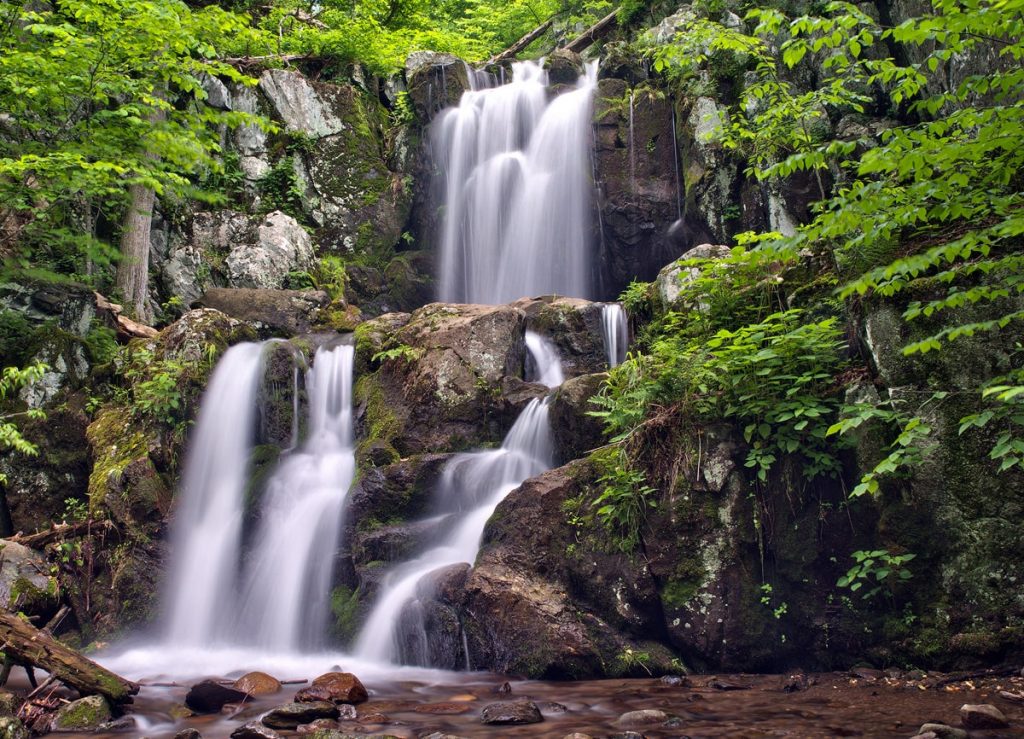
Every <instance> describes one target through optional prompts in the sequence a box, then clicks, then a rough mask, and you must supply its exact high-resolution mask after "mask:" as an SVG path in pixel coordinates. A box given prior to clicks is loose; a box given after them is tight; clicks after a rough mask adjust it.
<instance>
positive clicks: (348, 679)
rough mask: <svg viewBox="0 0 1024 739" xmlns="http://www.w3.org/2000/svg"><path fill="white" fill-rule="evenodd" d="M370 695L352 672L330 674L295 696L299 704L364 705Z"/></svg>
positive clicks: (316, 679) (318, 679)
mask: <svg viewBox="0 0 1024 739" xmlns="http://www.w3.org/2000/svg"><path fill="white" fill-rule="evenodd" d="M368 698H369V695H368V694H367V692H366V688H365V687H363V684H362V683H361V682H360V681H359V678H358V677H356V676H355V675H353V674H352V673H351V672H328V673H325V674H323V675H320V676H319V677H317V678H315V679H314V680H313V684H312V685H310V686H309V687H308V688H303V689H302V690H300V691H299V692H298V693H296V694H295V700H296V702H298V703H315V702H321V701H330V702H331V703H362V702H363V701H365V700H367V699H368Z"/></svg>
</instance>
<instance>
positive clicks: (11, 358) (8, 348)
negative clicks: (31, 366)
mask: <svg viewBox="0 0 1024 739" xmlns="http://www.w3.org/2000/svg"><path fill="white" fill-rule="evenodd" d="M34 333H35V330H34V329H33V327H32V324H30V323H29V322H28V319H26V318H25V315H24V314H23V313H21V312H20V311H16V310H2V311H0V361H2V362H3V363H6V364H12V365H18V366H20V365H22V364H24V363H25V362H27V361H28V360H29V354H30V344H31V341H32V336H33V334H34Z"/></svg>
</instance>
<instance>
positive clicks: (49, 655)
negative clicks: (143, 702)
mask: <svg viewBox="0 0 1024 739" xmlns="http://www.w3.org/2000/svg"><path fill="white" fill-rule="evenodd" d="M0 651H3V653H4V654H5V655H7V656H8V657H13V658H14V659H15V660H16V661H17V662H20V663H22V664H25V665H31V666H33V667H40V668H42V669H44V670H46V671H47V672H49V673H50V675H52V676H53V677H55V678H57V679H58V680H60V681H61V682H63V683H65V684H66V685H68V686H70V687H72V688H74V689H75V690H77V691H78V692H79V693H82V694H83V695H97V694H98V695H102V696H104V697H105V698H107V699H108V700H109V701H110V702H111V703H113V704H115V705H117V704H120V703H131V702H132V696H133V695H135V694H136V693H138V692H139V686H138V685H136V684H135V683H133V682H129V681H128V680H125V679H124V678H123V677H120V676H118V675H115V674H114V673H113V672H110V671H109V670H107V669H105V668H103V667H100V666H99V665H98V664H96V663H95V662H93V661H92V660H90V659H87V658H85V657H83V656H82V655H80V654H79V653H78V652H75V651H73V650H71V649H68V648H67V647H65V646H64V645H63V644H61V643H60V642H58V641H57V640H56V639H54V638H53V637H52V636H50V635H49V634H47V633H46V632H45V631H43V630H41V629H37V628H36V627H35V626H32V625H31V624H28V623H26V622H25V621H22V620H21V619H20V618H18V617H17V616H15V615H14V614H13V613H8V612H7V611H0Z"/></svg>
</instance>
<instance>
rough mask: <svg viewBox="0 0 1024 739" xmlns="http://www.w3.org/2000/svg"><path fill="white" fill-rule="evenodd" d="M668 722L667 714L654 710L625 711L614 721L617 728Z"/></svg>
mask: <svg viewBox="0 0 1024 739" xmlns="http://www.w3.org/2000/svg"><path fill="white" fill-rule="evenodd" d="M666 721H668V714H667V713H665V712H664V711H659V710H657V709H655V708H644V709H641V710H639V711H627V712H626V713H624V714H622V715H621V716H619V717H618V719H616V721H615V723H617V724H618V725H619V726H655V725H657V724H663V723H665V722H666Z"/></svg>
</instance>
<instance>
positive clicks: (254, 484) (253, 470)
mask: <svg viewBox="0 0 1024 739" xmlns="http://www.w3.org/2000/svg"><path fill="white" fill-rule="evenodd" d="M280 457H281V450H280V449H278V448H277V447H276V446H274V445H273V444H260V445H259V446H257V447H255V448H253V450H252V454H250V455H249V470H250V473H249V483H248V485H247V486H246V489H245V501H246V509H248V510H252V508H253V507H254V506H255V503H256V500H257V498H258V497H259V496H260V495H262V494H263V490H264V488H265V487H266V484H267V481H268V480H269V479H270V476H271V475H272V474H273V472H274V469H275V468H276V467H277V460H278V459H279V458H280Z"/></svg>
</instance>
